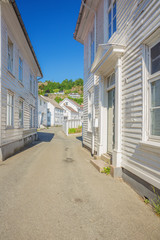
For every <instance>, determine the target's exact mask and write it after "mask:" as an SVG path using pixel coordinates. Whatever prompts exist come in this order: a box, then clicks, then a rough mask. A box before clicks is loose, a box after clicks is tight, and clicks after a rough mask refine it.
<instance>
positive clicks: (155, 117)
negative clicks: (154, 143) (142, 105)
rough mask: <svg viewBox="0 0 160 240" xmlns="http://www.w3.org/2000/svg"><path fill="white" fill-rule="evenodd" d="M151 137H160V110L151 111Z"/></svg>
mask: <svg viewBox="0 0 160 240" xmlns="http://www.w3.org/2000/svg"><path fill="white" fill-rule="evenodd" d="M151 135H155V136H160V108H157V109H153V110H152V111H151Z"/></svg>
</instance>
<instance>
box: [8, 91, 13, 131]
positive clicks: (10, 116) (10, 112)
mask: <svg viewBox="0 0 160 240" xmlns="http://www.w3.org/2000/svg"><path fill="white" fill-rule="evenodd" d="M13 113H14V97H13V95H12V94H10V93H8V94H7V126H9V127H13Z"/></svg>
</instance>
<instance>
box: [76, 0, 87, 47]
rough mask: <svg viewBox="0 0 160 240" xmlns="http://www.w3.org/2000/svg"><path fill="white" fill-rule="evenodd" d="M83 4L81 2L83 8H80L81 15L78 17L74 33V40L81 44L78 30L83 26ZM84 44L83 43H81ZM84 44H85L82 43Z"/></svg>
mask: <svg viewBox="0 0 160 240" xmlns="http://www.w3.org/2000/svg"><path fill="white" fill-rule="evenodd" d="M86 1H87V0H84V1H83V2H84V3H86ZM83 2H81V7H80V11H79V15H78V20H77V23H76V28H75V31H74V34H73V38H74V39H75V40H76V41H78V42H79V40H77V34H78V30H79V26H80V24H81V20H82V15H83V11H84V4H83ZM80 43H82V42H80ZM82 44H83V43H82Z"/></svg>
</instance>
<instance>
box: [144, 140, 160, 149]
mask: <svg viewBox="0 0 160 240" xmlns="http://www.w3.org/2000/svg"><path fill="white" fill-rule="evenodd" d="M140 144H141V145H142V146H144V147H146V148H147V147H152V148H158V149H160V142H154V141H151V140H150V141H146V142H144V141H142V142H140Z"/></svg>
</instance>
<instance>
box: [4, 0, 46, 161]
mask: <svg viewBox="0 0 160 240" xmlns="http://www.w3.org/2000/svg"><path fill="white" fill-rule="evenodd" d="M0 23H1V24H0V35H1V38H0V39H1V40H0V49H1V50H0V59H1V61H0V99H1V100H0V160H4V159H6V158H7V157H9V156H11V155H12V154H13V153H15V152H16V151H17V150H19V149H20V148H22V147H23V146H24V145H25V144H27V143H29V142H31V141H33V140H35V139H36V137H37V127H38V126H37V118H38V108H37V107H38V79H37V78H38V77H39V78H41V77H42V71H41V68H40V66H39V63H38V60H37V58H36V55H35V52H34V50H33V47H32V45H31V42H30V39H29V37H28V34H27V31H26V29H25V26H24V23H23V20H22V18H21V15H20V13H19V10H18V8H17V5H16V2H15V1H8V0H6V1H0Z"/></svg>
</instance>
